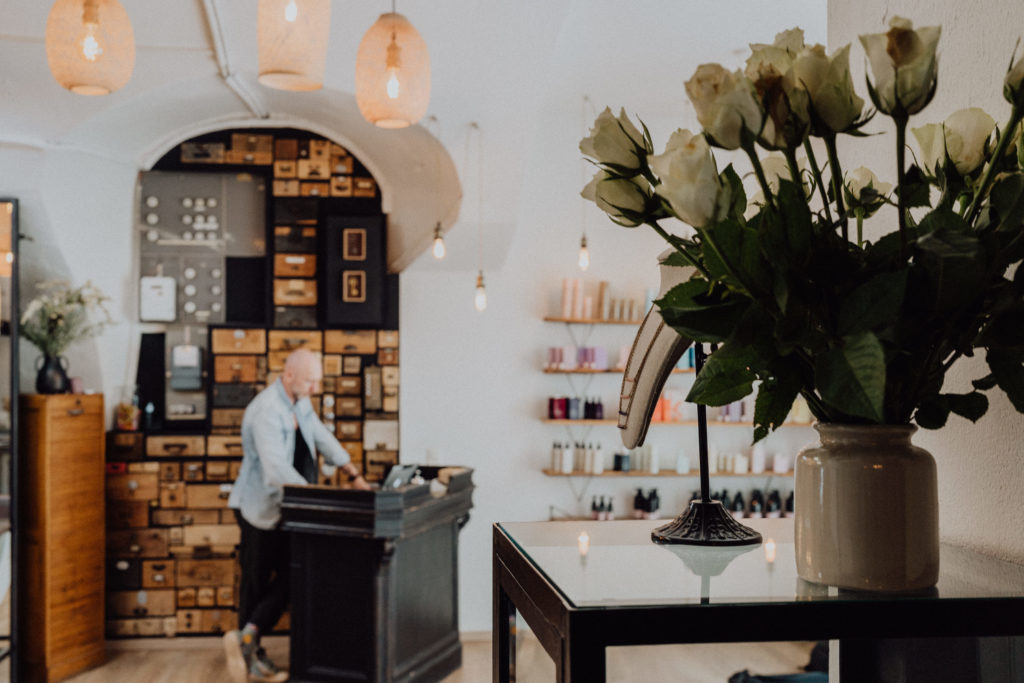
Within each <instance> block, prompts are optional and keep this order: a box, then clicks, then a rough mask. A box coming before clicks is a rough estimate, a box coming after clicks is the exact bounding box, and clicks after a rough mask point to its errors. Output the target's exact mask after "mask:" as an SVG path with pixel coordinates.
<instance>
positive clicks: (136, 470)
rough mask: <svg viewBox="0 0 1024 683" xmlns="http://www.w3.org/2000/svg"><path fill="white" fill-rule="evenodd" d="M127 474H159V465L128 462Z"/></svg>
mask: <svg viewBox="0 0 1024 683" xmlns="http://www.w3.org/2000/svg"><path fill="white" fill-rule="evenodd" d="M127 465H128V474H157V475H159V474H160V463H158V462H146V461H142V462H129V463H127Z"/></svg>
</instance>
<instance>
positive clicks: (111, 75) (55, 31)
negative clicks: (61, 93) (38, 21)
mask: <svg viewBox="0 0 1024 683" xmlns="http://www.w3.org/2000/svg"><path fill="white" fill-rule="evenodd" d="M46 61H47V62H48V63H49V65H50V73H51V74H53V77H54V79H56V81H57V82H58V83H60V84H61V86H63V87H65V88H67V89H68V90H70V91H71V92H73V93H77V94H79V95H109V94H110V93H112V92H114V91H115V90H117V89H118V88H121V87H122V86H123V85H124V84H125V83H127V82H128V79H130V78H131V77H132V69H133V68H134V67H135V34H134V33H133V32H132V22H131V20H130V19H129V18H128V13H127V12H125V10H124V7H122V6H121V3H120V2H118V1H117V0H57V2H55V3H53V7H52V8H50V15H49V17H47V19H46Z"/></svg>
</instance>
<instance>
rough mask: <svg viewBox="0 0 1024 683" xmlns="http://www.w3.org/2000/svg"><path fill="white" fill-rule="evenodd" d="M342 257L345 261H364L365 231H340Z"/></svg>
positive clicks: (349, 229) (358, 229) (363, 229)
mask: <svg viewBox="0 0 1024 683" xmlns="http://www.w3.org/2000/svg"><path fill="white" fill-rule="evenodd" d="M341 244H342V255H341V257H342V258H343V259H345V260H346V261H365V260H366V229H365V228H345V229H344V230H342V231H341Z"/></svg>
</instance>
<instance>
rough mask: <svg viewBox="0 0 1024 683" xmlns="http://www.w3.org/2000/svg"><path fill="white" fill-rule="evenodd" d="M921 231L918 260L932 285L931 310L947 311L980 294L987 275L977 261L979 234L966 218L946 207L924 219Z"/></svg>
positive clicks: (918, 243)
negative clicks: (971, 227)
mask: <svg viewBox="0 0 1024 683" xmlns="http://www.w3.org/2000/svg"><path fill="white" fill-rule="evenodd" d="M936 225H937V226H939V227H934V229H931V230H930V231H929V228H933V226H936ZM921 232H922V233H924V234H923V235H922V237H921V238H920V239H918V240H917V247H918V249H920V257H919V258H918V259H916V263H917V265H918V266H919V267H920V268H922V269H923V270H924V272H925V274H926V276H927V279H928V281H929V283H930V285H931V286H930V290H931V294H932V301H931V306H930V309H931V310H933V311H947V310H951V309H954V308H957V307H958V306H961V305H963V304H965V303H966V302H968V301H969V300H970V299H971V298H972V297H974V296H975V295H976V294H977V292H978V290H979V285H980V280H981V278H982V277H983V275H984V273H983V269H982V268H980V267H979V264H978V259H979V256H978V252H979V249H978V238H977V236H976V235H975V234H974V232H973V231H972V230H971V229H970V227H968V226H967V224H966V223H964V221H963V219H961V218H960V217H959V216H957V215H956V214H955V213H952V212H950V211H946V210H943V209H936V210H935V211H933V212H931V213H930V214H928V215H927V216H926V217H925V218H924V220H922V221H921Z"/></svg>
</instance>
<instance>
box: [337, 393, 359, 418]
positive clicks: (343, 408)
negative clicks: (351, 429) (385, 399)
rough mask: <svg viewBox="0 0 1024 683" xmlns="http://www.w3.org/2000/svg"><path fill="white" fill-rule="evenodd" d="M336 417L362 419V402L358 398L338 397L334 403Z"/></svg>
mask: <svg viewBox="0 0 1024 683" xmlns="http://www.w3.org/2000/svg"><path fill="white" fill-rule="evenodd" d="M334 415H335V416H336V417H362V415H363V402H362V400H361V399H360V398H359V397H358V396H339V397H338V398H337V399H336V400H335V402H334Z"/></svg>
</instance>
